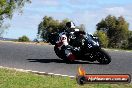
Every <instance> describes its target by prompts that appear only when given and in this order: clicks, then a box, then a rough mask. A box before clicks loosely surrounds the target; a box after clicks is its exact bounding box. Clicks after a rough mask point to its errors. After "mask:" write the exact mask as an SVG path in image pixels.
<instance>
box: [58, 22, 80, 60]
mask: <svg viewBox="0 0 132 88" xmlns="http://www.w3.org/2000/svg"><path fill="white" fill-rule="evenodd" d="M75 31H79V29H76V28H75V24H74V23H73V22H67V23H66V26H65V28H64V29H63V32H61V33H60V34H59V36H60V37H59V40H58V41H57V46H58V48H59V49H60V50H64V54H65V57H66V58H67V59H68V60H69V61H74V60H75V59H76V56H75V55H74V54H73V53H72V52H71V50H73V49H75V48H73V47H72V46H71V45H69V41H70V39H71V38H72V36H71V35H72V34H73V33H74V32H75Z"/></svg>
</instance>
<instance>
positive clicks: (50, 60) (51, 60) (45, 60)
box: [27, 59, 99, 64]
mask: <svg viewBox="0 0 132 88" xmlns="http://www.w3.org/2000/svg"><path fill="white" fill-rule="evenodd" d="M27 60H28V61H29V62H39V63H65V64H99V63H97V62H88V61H74V62H70V63H69V62H66V61H64V60H61V59H27Z"/></svg>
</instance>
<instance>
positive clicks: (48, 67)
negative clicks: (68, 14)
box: [0, 42, 132, 76]
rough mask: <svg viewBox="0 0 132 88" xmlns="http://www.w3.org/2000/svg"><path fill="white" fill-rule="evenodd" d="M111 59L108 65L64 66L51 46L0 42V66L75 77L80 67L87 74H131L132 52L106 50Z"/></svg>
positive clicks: (74, 64) (94, 63)
mask: <svg viewBox="0 0 132 88" xmlns="http://www.w3.org/2000/svg"><path fill="white" fill-rule="evenodd" d="M107 52H108V53H109V54H110V56H111V58H112V62H111V63H110V64H108V65H100V64H98V62H93V63H90V62H79V61H76V62H74V63H72V64H66V63H65V62H64V61H62V60H60V59H59V58H58V57H57V56H56V55H55V53H54V50H53V46H51V45H34V44H15V43H6V42H0V66H4V67H10V68H18V69H25V70H33V71H41V72H50V73H55V74H63V75H72V76H75V75H76V73H77V68H78V66H79V65H82V66H83V68H84V69H85V70H86V72H87V73H88V74H106V73H107V74H111V73H112V74H120V73H122V74H131V76H132V52H127V51H113V50H107Z"/></svg>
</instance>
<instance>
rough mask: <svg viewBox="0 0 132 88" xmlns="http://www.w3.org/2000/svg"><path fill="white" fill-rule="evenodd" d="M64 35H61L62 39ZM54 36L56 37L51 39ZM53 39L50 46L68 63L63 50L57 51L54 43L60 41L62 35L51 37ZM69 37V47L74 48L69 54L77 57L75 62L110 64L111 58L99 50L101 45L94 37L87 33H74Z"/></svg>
mask: <svg viewBox="0 0 132 88" xmlns="http://www.w3.org/2000/svg"><path fill="white" fill-rule="evenodd" d="M64 35H66V34H65V33H63V37H64ZM53 36H56V37H53ZM53 36H52V37H53V38H54V39H50V40H52V44H53V45H55V46H54V51H55V53H56V55H57V56H58V57H59V58H60V59H62V60H65V61H68V62H70V61H69V60H68V59H67V58H66V57H65V53H64V50H63V49H61V50H60V49H59V48H58V46H57V43H56V41H57V40H58V39H62V35H61V36H60V35H58V34H57V35H56V34H55V35H53ZM70 37H72V38H70V41H69V45H70V46H72V47H74V48H72V49H71V48H69V50H71V52H72V53H73V54H74V55H75V56H76V57H77V58H76V60H84V61H90V62H94V61H98V62H99V63H100V64H109V63H110V62H111V57H110V56H109V54H108V53H107V52H106V51H104V50H103V49H101V45H100V43H99V39H98V37H95V36H93V35H91V34H88V33H81V32H74V33H73V34H72V35H71V36H70Z"/></svg>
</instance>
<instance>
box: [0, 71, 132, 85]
mask: <svg viewBox="0 0 132 88" xmlns="http://www.w3.org/2000/svg"><path fill="white" fill-rule="evenodd" d="M0 88H132V84H86V85H83V86H80V85H78V84H77V83H76V80H75V79H70V78H68V77H59V76H39V75H35V74H31V73H24V72H18V71H14V70H7V69H0Z"/></svg>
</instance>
